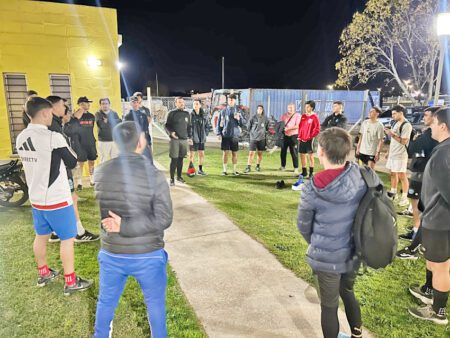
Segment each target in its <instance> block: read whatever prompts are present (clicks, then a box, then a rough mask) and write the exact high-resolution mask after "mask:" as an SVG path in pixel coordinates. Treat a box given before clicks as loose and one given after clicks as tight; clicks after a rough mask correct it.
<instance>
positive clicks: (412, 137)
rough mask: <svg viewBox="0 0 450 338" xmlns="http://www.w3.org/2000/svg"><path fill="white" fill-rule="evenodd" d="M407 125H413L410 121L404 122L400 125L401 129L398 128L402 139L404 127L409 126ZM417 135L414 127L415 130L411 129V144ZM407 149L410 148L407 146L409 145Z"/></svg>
mask: <svg viewBox="0 0 450 338" xmlns="http://www.w3.org/2000/svg"><path fill="white" fill-rule="evenodd" d="M407 123H411V122H409V121H408V120H405V121H403V122H402V124H401V125H400V128H398V133H399V135H400V137H402V130H403V126H404V125H405V124H407ZM416 134H417V130H415V129H414V127H413V128H412V129H411V134H410V135H409V142H411V141H413V140H414V137H415V136H416ZM405 147H406V149H408V146H407V145H405Z"/></svg>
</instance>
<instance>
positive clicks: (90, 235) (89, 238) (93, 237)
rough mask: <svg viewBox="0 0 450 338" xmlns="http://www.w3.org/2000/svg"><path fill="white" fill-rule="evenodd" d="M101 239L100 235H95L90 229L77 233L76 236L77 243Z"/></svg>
mask: <svg viewBox="0 0 450 338" xmlns="http://www.w3.org/2000/svg"><path fill="white" fill-rule="evenodd" d="M99 239H100V236H99V235H94V234H93V233H90V232H89V231H87V230H86V231H85V232H84V234H82V235H81V236H80V235H77V236H76V237H75V243H85V242H95V241H98V240H99Z"/></svg>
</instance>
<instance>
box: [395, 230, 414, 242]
mask: <svg viewBox="0 0 450 338" xmlns="http://www.w3.org/2000/svg"><path fill="white" fill-rule="evenodd" d="M415 235H416V233H415V232H414V230H411V231H409V232H407V233H406V234H401V235H400V236H398V237H400V238H401V239H404V240H407V241H410V242H412V240H413V239H414V237H415Z"/></svg>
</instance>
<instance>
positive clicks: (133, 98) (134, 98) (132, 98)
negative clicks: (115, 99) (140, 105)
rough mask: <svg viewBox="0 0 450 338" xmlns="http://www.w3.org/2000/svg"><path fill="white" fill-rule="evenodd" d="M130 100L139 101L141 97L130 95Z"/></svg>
mask: <svg viewBox="0 0 450 338" xmlns="http://www.w3.org/2000/svg"><path fill="white" fill-rule="evenodd" d="M130 102H139V98H138V97H137V96H132V97H130Z"/></svg>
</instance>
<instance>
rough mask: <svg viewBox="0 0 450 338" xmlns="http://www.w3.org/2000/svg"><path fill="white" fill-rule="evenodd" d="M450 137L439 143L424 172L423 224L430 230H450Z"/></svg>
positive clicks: (421, 197) (422, 195)
mask: <svg viewBox="0 0 450 338" xmlns="http://www.w3.org/2000/svg"><path fill="white" fill-rule="evenodd" d="M449 164H450V138H448V139H446V140H445V141H443V142H441V143H439V144H438V145H437V146H436V147H435V148H434V149H433V152H432V154H431V157H430V160H429V161H428V163H427V166H426V168H425V172H424V173H423V183H422V193H421V194H420V199H421V200H422V202H423V205H424V211H423V213H422V226H423V227H424V228H425V229H430V230H441V231H444V230H445V231H449V230H450V180H449V178H448V173H449V171H450V170H449Z"/></svg>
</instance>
